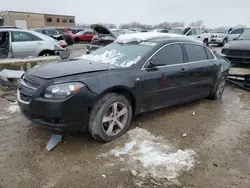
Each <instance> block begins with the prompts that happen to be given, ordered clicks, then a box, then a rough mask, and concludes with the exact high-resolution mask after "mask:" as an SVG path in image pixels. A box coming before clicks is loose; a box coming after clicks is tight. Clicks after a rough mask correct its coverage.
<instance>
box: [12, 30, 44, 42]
mask: <svg viewBox="0 0 250 188" xmlns="http://www.w3.org/2000/svg"><path fill="white" fill-rule="evenodd" d="M12 35H13V39H12V41H13V42H29V41H39V40H41V39H40V38H39V37H37V36H35V35H32V34H31V33H26V32H20V31H13V32H12Z"/></svg>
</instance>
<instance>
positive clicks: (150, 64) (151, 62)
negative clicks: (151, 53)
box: [146, 59, 159, 70]
mask: <svg viewBox="0 0 250 188" xmlns="http://www.w3.org/2000/svg"><path fill="white" fill-rule="evenodd" d="M157 66H159V65H158V64H156V63H154V60H152V59H151V60H149V61H148V63H147V66H146V68H147V69H153V70H155V69H157Z"/></svg>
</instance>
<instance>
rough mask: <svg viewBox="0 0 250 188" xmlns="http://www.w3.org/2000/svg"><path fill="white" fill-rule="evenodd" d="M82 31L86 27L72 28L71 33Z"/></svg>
mask: <svg viewBox="0 0 250 188" xmlns="http://www.w3.org/2000/svg"><path fill="white" fill-rule="evenodd" d="M81 31H84V29H83V28H72V29H71V31H69V33H71V34H76V33H79V32H81Z"/></svg>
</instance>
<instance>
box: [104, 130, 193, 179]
mask: <svg viewBox="0 0 250 188" xmlns="http://www.w3.org/2000/svg"><path fill="white" fill-rule="evenodd" d="M127 141H128V142H127V143H125V146H124V147H122V148H115V149H113V150H111V151H109V152H108V153H106V154H104V156H115V157H122V158H125V159H126V160H125V161H127V162H128V166H129V169H130V170H132V171H136V172H137V173H138V176H140V177H153V178H158V179H161V178H167V179H168V180H171V179H175V178H177V177H178V176H179V175H180V174H181V173H182V172H184V171H189V170H191V169H192V168H193V167H194V166H195V163H196V161H195V151H193V150H190V149H186V150H177V149H175V148H174V147H173V146H171V144H169V142H168V141H167V140H165V139H164V138H162V137H155V136H154V135H152V134H151V133H150V132H148V131H147V130H145V129H141V128H136V129H133V130H131V131H129V132H128V138H127Z"/></svg>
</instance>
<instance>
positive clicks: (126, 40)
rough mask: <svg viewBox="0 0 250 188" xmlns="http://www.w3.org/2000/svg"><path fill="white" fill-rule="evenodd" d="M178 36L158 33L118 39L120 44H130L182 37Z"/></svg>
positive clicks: (138, 34) (126, 35)
mask: <svg viewBox="0 0 250 188" xmlns="http://www.w3.org/2000/svg"><path fill="white" fill-rule="evenodd" d="M180 36H181V35H177V34H168V33H158V32H145V33H130V34H124V35H121V36H119V37H118V38H117V39H116V42H118V43H130V42H142V41H146V40H150V39H154V38H162V37H163V38H166V37H180Z"/></svg>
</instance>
